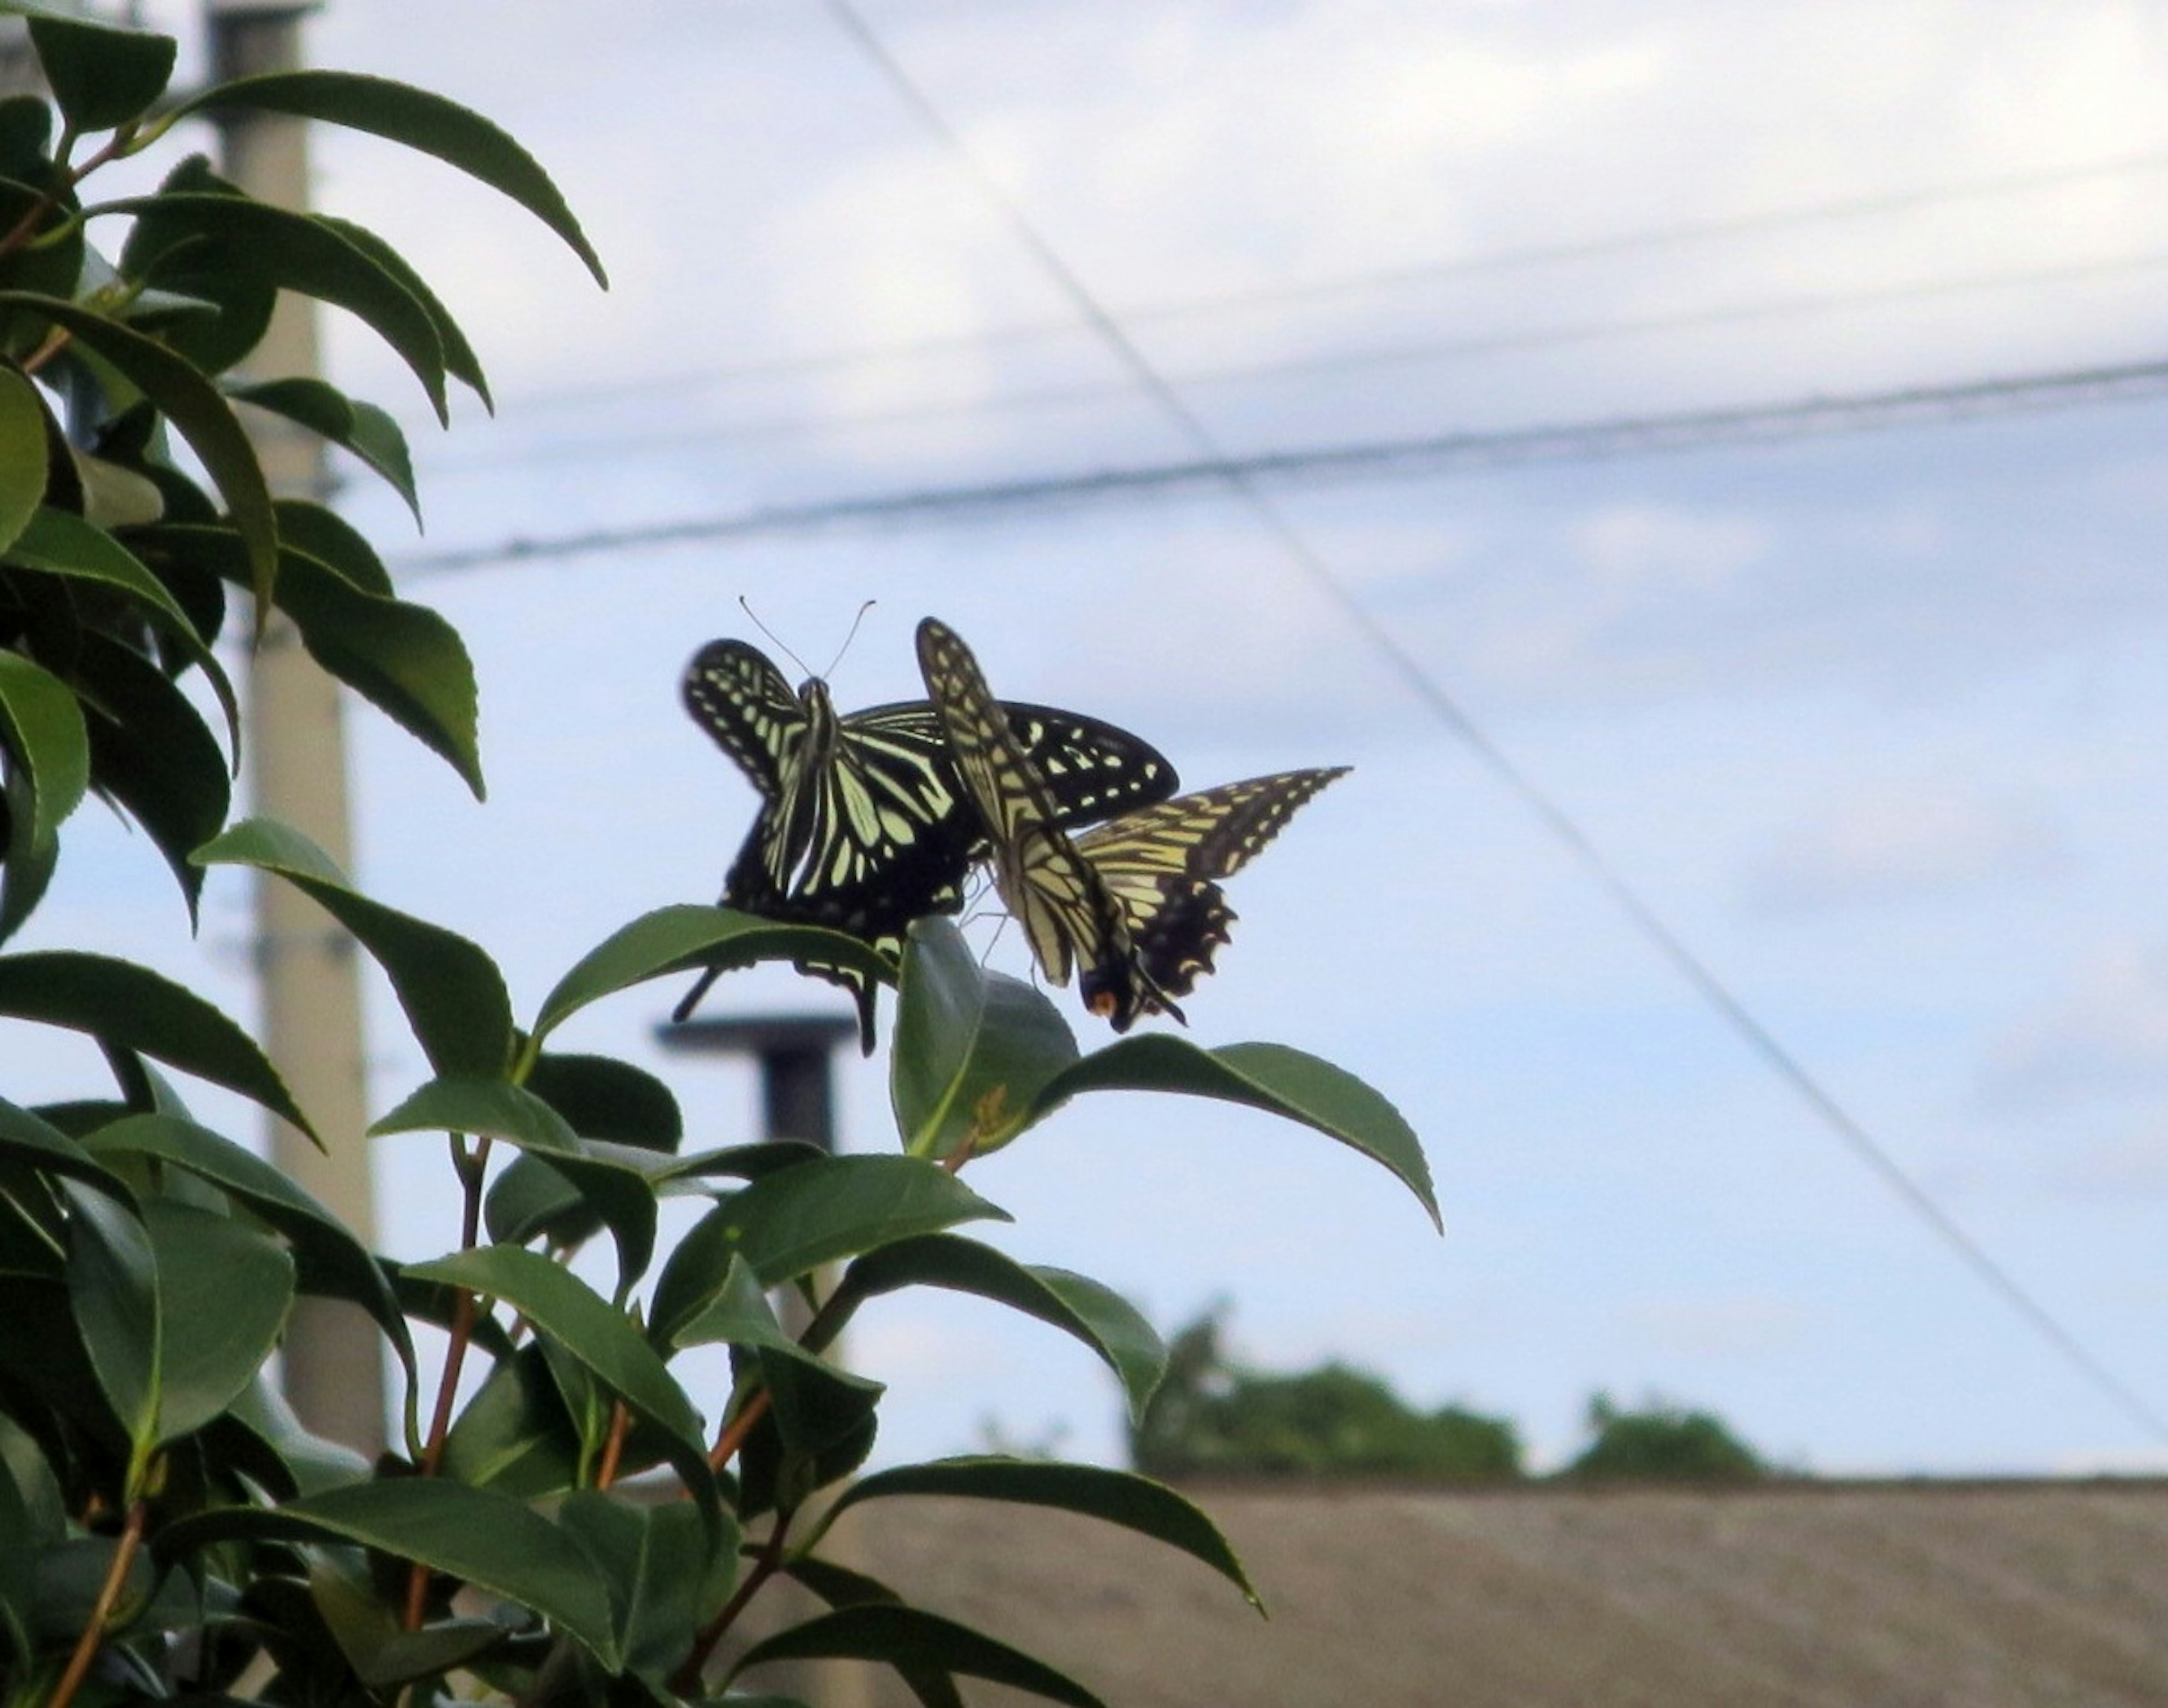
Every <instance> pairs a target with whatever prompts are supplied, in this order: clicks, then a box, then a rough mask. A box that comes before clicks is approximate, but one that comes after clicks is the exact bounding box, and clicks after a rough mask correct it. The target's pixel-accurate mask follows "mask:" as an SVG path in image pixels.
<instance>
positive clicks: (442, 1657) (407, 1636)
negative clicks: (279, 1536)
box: [308, 1550, 512, 1691]
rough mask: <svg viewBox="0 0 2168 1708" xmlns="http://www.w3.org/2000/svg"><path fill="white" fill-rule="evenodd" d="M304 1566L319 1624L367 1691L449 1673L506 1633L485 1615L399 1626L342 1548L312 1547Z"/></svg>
mask: <svg viewBox="0 0 2168 1708" xmlns="http://www.w3.org/2000/svg"><path fill="white" fill-rule="evenodd" d="M308 1566H309V1594H310V1596H311V1599H313V1600H314V1601H315V1603H316V1610H317V1611H318V1612H319V1613H320V1614H321V1615H323V1620H324V1625H325V1627H326V1628H327V1630H328V1631H330V1632H331V1634H332V1638H333V1639H334V1640H335V1641H336V1642H337V1644H338V1646H339V1652H340V1653H341V1654H343V1655H344V1656H345V1657H346V1661H347V1664H348V1666H350V1667H352V1668H353V1670H354V1675H355V1677H357V1678H358V1679H360V1680H361V1682H362V1683H363V1684H366V1685H368V1686H369V1687H370V1689H375V1690H380V1691H382V1690H389V1689H391V1687H393V1686H395V1685H398V1684H407V1683H409V1682H411V1681H412V1680H414V1679H424V1678H428V1677H431V1676H433V1675H434V1674H438V1673H444V1672H449V1671H450V1670H451V1669H452V1668H454V1667H457V1666H460V1665H461V1664H462V1663H465V1662H469V1661H471V1660H473V1659H474V1658H476V1657H477V1656H479V1655H481V1654H485V1653H486V1652H488V1651H489V1650H491V1649H492V1648H495V1647H497V1646H498V1645H499V1644H500V1643H502V1642H505V1640H506V1639H507V1638H508V1637H509V1636H511V1634H512V1633H511V1632H510V1631H507V1629H506V1628H505V1627H504V1626H502V1625H499V1624H498V1623H497V1621H496V1620H490V1619H449V1620H439V1621H438V1622H437V1623H435V1624H432V1625H425V1626H422V1627H421V1628H420V1629H419V1630H417V1631H406V1630H402V1629H401V1626H400V1620H399V1613H398V1610H397V1609H396V1608H395V1607H393V1606H392V1605H391V1603H390V1601H389V1600H388V1599H386V1598H385V1596H383V1595H382V1594H380V1593H379V1592H378V1590H377V1587H376V1585H375V1583H372V1582H371V1581H370V1580H369V1574H368V1573H367V1572H366V1571H365V1570H364V1569H363V1568H362V1567H361V1565H360V1563H359V1562H355V1561H353V1560H351V1559H350V1558H348V1557H343V1551H341V1553H339V1554H334V1553H333V1552H331V1551H329V1550H317V1551H316V1552H314V1553H313V1554H312V1555H311V1557H310V1559H309V1562H308Z"/></svg>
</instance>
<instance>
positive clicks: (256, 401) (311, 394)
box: [226, 379, 422, 524]
mask: <svg viewBox="0 0 2168 1708" xmlns="http://www.w3.org/2000/svg"><path fill="white" fill-rule="evenodd" d="M226 395H227V396H229V397H231V398H233V399H234V400H236V401H237V402H241V403H246V404H252V405H253V406H255V407H256V408H258V409H264V410H268V411H271V413H272V414H274V415H277V416H284V417H285V419H286V420H288V421H290V422H296V423H297V424H299V425H300V426H302V427H306V428H308V430H309V431H310V432H312V433H315V434H316V435H318V436H319V437H320V438H325V439H327V440H329V441H330V442H331V443H332V444H335V445H337V446H338V447H339V448H341V449H342V450H344V451H348V452H350V453H351V454H353V455H354V456H355V457H358V458H359V459H361V461H362V462H363V463H364V464H366V465H367V466H368V467H369V469H373V470H374V471H375V473H376V474H378V475H381V476H383V478H384V480H385V484H386V485H389V486H390V487H391V490H392V491H395V492H396V493H397V494H398V495H399V496H401V498H403V499H405V500H406V507H407V509H408V510H410V511H412V512H413V515H414V520H415V522H416V523H417V524H418V523H419V522H421V520H422V501H421V498H420V496H418V495H417V493H416V492H415V490H414V464H413V459H412V457H411V456H410V455H409V454H408V453H407V449H406V434H404V433H402V432H400V431H399V423H398V422H396V421H395V420H394V419H393V418H392V417H391V416H390V415H388V414H387V413H385V411H383V410H380V409H379V408H378V407H377V406H375V404H373V403H364V402H363V401H362V400H360V399H359V398H354V397H348V395H346V394H345V393H344V392H343V391H341V390H339V389H338V388H337V386H335V385H330V384H328V383H327V382H326V381H324V380H321V379H267V380H265V381H264V382H263V384H261V385H231V386H228V387H227V388H226Z"/></svg>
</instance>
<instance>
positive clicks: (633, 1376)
mask: <svg viewBox="0 0 2168 1708" xmlns="http://www.w3.org/2000/svg"><path fill="white" fill-rule="evenodd" d="M406 1274H407V1275H408V1276H412V1277H413V1278H415V1279H417V1280H421V1281H442V1282H443V1283H444V1284H445V1285H446V1286H454V1287H465V1288H467V1289H468V1290H470V1291H471V1292H478V1293H486V1294H487V1295H488V1296H489V1297H492V1298H497V1299H502V1300H503V1301H505V1302H506V1303H507V1304H509V1305H511V1306H513V1308H515V1309H517V1310H518V1312H519V1313H521V1314H522V1315H523V1316H524V1317H525V1318H527V1319H528V1320H529V1322H530V1323H534V1325H535V1326H536V1327H537V1328H538V1329H541V1330H542V1331H543V1332H545V1334H550V1335H551V1336H553V1337H555V1339H557V1340H559V1341H560V1342H561V1343H562V1344H563V1345H565V1347H566V1349H567V1350H570V1351H571V1354H572V1355H573V1356H574V1357H576V1358H577V1359H578V1360H579V1361H580V1362H581V1363H582V1364H583V1365H585V1366H587V1368H588V1369H590V1370H592V1371H593V1372H594V1373H595V1376H597V1378H598V1379H599V1380H600V1381H601V1382H603V1384H604V1385H605V1386H606V1387H608V1388H610V1389H611V1390H612V1391H613V1392H615V1393H617V1394H619V1395H620V1396H621V1397H622V1398H624V1402H625V1403H626V1404H627V1405H629V1406H630V1407H631V1408H633V1409H634V1410H635V1411H636V1412H638V1413H640V1414H641V1415H642V1416H643V1417H646V1418H650V1419H653V1420H654V1421H655V1422H656V1423H658V1424H661V1425H662V1427H663V1428H664V1429H666V1430H669V1431H670V1432H671V1433H672V1435H676V1436H678V1439H679V1440H682V1441H683V1442H685V1443H686V1444H687V1445H688V1446H690V1447H691V1448H692V1449H693V1451H695V1452H704V1451H705V1449H704V1444H703V1442H702V1440H701V1438H700V1418H699V1414H698V1413H697V1412H695V1411H694V1410H693V1403H692V1401H690V1400H689V1399H688V1398H686V1397H685V1391H684V1390H683V1388H681V1387H678V1383H677V1380H676V1379H675V1378H674V1377H673V1376H672V1375H671V1374H670V1372H669V1371H668V1370H667V1369H666V1368H665V1367H664V1366H663V1363H662V1360H661V1359H660V1358H658V1357H656V1355H655V1351H654V1350H653V1349H652V1348H651V1347H650V1346H649V1345H648V1344H647V1340H646V1337H645V1336H644V1335H642V1334H640V1330H639V1329H637V1328H635V1326H634V1325H633V1323H632V1320H631V1318H629V1317H627V1316H626V1315H625V1313H624V1312H623V1311H621V1310H619V1309H618V1308H617V1307H615V1306H614V1305H613V1304H611V1303H610V1302H608V1300H606V1299H604V1298H603V1297H602V1296H601V1295H600V1294H599V1293H598V1292H595V1291H594V1289H593V1288H592V1287H590V1286H588V1285H587V1283H586V1282H585V1281H582V1280H581V1279H580V1278H579V1277H578V1276H576V1275H574V1274H572V1273H571V1271H570V1270H566V1269H564V1268H563V1267H561V1265H557V1264H554V1263H552V1262H550V1260H549V1259H548V1258H546V1257H541V1256H538V1255H537V1254H535V1253H534V1252H531V1251H527V1250H523V1249H521V1248H519V1247H518V1246H516V1245H490V1246H482V1247H478V1248H476V1249H473V1250H470V1251H460V1252H454V1253H453V1254H451V1255H449V1256H448V1257H440V1258H438V1259H437V1260H435V1261H434V1262H432V1263H423V1264H410V1265H407V1268H406Z"/></svg>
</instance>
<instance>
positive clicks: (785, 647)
mask: <svg viewBox="0 0 2168 1708" xmlns="http://www.w3.org/2000/svg"><path fill="white" fill-rule="evenodd" d="M738 608H739V609H740V610H741V611H743V612H744V613H745V614H746V615H747V616H748V617H750V618H752V626H753V627H754V628H756V629H758V630H759V631H760V632H761V633H762V634H765V635H766V636H767V637H768V639H770V640H772V641H773V642H774V643H775V644H776V647H777V649H778V650H779V651H780V652H781V653H782V654H783V655H784V657H785V658H787V659H789V660H790V661H791V663H793V664H794V665H796V666H798V668H799V669H800V671H804V672H805V675H807V676H811V675H812V674H813V672H812V671H810V670H806V669H805V660H804V659H802V658H800V657H799V655H797V654H796V653H794V652H793V651H792V650H790V645H789V642H788V641H786V640H784V638H783V637H782V636H781V635H779V634H777V633H776V632H775V631H774V630H773V629H770V628H769V627H768V625H767V624H766V623H763V622H762V621H761V620H760V613H758V612H757V611H756V610H754V609H753V608H752V603H751V602H750V601H748V600H747V597H746V596H745V595H744V594H742V593H741V594H739V595H738ZM853 627H854V629H855V625H853ZM830 668H831V669H833V668H834V666H830Z"/></svg>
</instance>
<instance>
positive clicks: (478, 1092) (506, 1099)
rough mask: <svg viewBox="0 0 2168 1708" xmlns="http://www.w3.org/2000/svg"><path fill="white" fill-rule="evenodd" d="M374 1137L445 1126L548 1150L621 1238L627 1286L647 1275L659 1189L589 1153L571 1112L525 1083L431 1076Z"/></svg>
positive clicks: (552, 1160) (552, 1162)
mask: <svg viewBox="0 0 2168 1708" xmlns="http://www.w3.org/2000/svg"><path fill="white" fill-rule="evenodd" d="M430 1131H442V1132H480V1133H487V1134H489V1135H490V1136H491V1137H492V1138H502V1139H504V1140H505V1141H507V1143H512V1144H516V1145H518V1147H519V1148H521V1149H522V1150H525V1151H531V1152H536V1153H539V1154H541V1155H542V1156H544V1157H545V1159H546V1160H547V1161H548V1162H549V1164H550V1167H552V1168H554V1169H555V1170H557V1171H558V1172H559V1173H560V1174H562V1175H565V1177H566V1179H567V1180H570V1181H571V1183H572V1185H573V1186H576V1187H577V1188H578V1190H579V1192H580V1195H581V1196H582V1198H584V1199H585V1200H586V1201H587V1203H588V1204H590V1205H591V1206H592V1207H593V1209H594V1212H595V1213H596V1214H597V1215H598V1216H599V1217H601V1218H602V1219H603V1222H604V1223H606V1224H607V1225H608V1228H609V1230H610V1233H611V1237H612V1238H613V1239H615V1240H616V1242H617V1248H618V1276H619V1282H618V1284H619V1287H620V1288H624V1289H629V1288H630V1286H632V1284H633V1283H634V1282H635V1281H637V1280H638V1279H639V1278H640V1276H642V1275H644V1274H645V1273H646V1270H647V1265H648V1263H649V1261H650V1260H651V1259H652V1258H653V1256H654V1254H655V1227H656V1208H655V1189H654V1187H653V1186H651V1185H650V1184H649V1182H648V1180H647V1177H646V1175H643V1174H641V1173H640V1171H639V1170H636V1169H633V1168H628V1167H627V1166H626V1165H625V1164H624V1163H622V1162H619V1161H616V1160H614V1159H613V1160H604V1159H600V1158H598V1157H595V1156H593V1155H592V1154H590V1150H589V1148H588V1147H587V1145H586V1144H585V1143H582V1140H581V1138H580V1137H579V1135H578V1134H577V1133H576V1132H573V1131H572V1129H571V1127H568V1126H566V1124H565V1120H564V1117H562V1116H561V1115H559V1114H558V1113H557V1111H555V1110H554V1109H552V1108H551V1107H550V1106H549V1105H548V1104H546V1103H545V1102H544V1101H542V1100H541V1099H540V1098H539V1097H537V1096H535V1095H534V1094H533V1093H531V1092H529V1091H528V1090H525V1089H524V1088H523V1087H521V1086H518V1085H509V1084H507V1083H506V1082H505V1081H504V1080H502V1079H432V1080H430V1081H429V1082H428V1084H427V1085H423V1086H422V1088H421V1089H420V1090H417V1091H416V1092H415V1093H414V1094H413V1095H412V1096H411V1097H409V1098H407V1099H406V1101H404V1102H403V1103H401V1105H400V1106H398V1107H397V1108H396V1109H395V1110H393V1111H391V1113H390V1114H389V1115H386V1116H385V1117H383V1118H382V1119H381V1120H380V1121H379V1122H376V1124H375V1126H373V1127H370V1128H369V1132H370V1134H371V1136H372V1137H374V1136H380V1135H382V1134H386V1133H394V1132H430Z"/></svg>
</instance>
